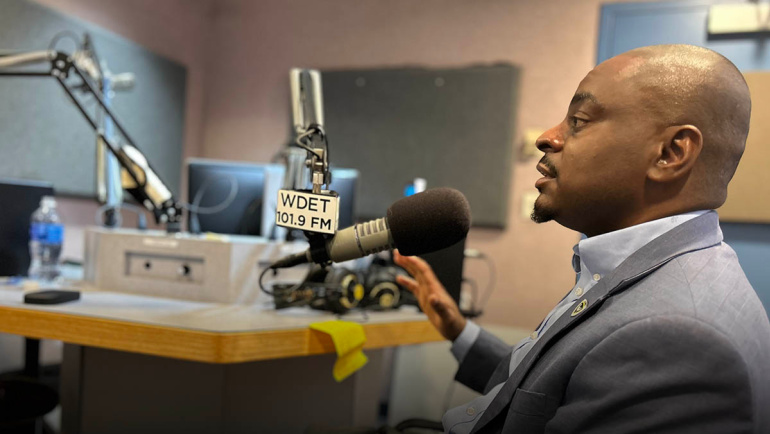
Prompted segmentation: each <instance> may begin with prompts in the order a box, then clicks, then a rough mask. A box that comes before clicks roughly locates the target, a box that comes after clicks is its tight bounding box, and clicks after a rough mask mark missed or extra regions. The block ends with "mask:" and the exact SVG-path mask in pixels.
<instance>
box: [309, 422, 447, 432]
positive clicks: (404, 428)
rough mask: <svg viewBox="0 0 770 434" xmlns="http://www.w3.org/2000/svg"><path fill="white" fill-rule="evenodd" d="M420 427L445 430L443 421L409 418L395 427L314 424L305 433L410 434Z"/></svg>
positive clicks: (423, 429)
mask: <svg viewBox="0 0 770 434" xmlns="http://www.w3.org/2000/svg"><path fill="white" fill-rule="evenodd" d="M417 429H419V430H420V431H419V432H420V433H424V432H425V430H431V431H438V432H444V426H443V425H441V422H436V421H432V420H427V419H407V420H405V421H403V422H401V423H399V424H398V425H396V426H395V427H390V426H382V427H379V428H365V427H356V428H328V427H319V426H312V427H310V428H308V429H307V430H305V434H402V433H403V434H408V433H410V432H413V431H414V430H417Z"/></svg>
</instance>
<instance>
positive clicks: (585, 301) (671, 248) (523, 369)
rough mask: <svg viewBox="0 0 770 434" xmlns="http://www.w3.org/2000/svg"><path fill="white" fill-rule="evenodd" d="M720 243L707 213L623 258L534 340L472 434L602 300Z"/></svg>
mask: <svg viewBox="0 0 770 434" xmlns="http://www.w3.org/2000/svg"><path fill="white" fill-rule="evenodd" d="M721 242H722V232H721V231H720V230H719V218H718V216H717V213H716V212H714V211H710V212H707V213H705V214H703V215H701V216H699V217H696V218H694V219H692V220H689V221H687V222H685V223H682V224H681V225H679V226H677V227H675V228H674V229H672V230H670V231H668V232H666V233H665V234H663V235H661V236H660V237H658V238H656V239H654V240H652V241H651V242H649V243H648V244H646V245H645V246H644V247H642V248H641V249H639V250H637V251H636V252H635V253H634V254H632V255H631V256H629V257H628V258H626V260H625V261H623V262H622V263H621V264H620V265H619V266H618V267H617V268H616V269H615V270H614V271H613V272H612V273H610V274H609V276H606V277H605V278H604V279H602V280H601V281H599V283H597V284H596V286H594V287H593V288H591V290H590V291H588V292H587V294H586V296H585V297H583V298H581V299H579V300H578V301H576V302H575V303H574V304H573V305H572V307H571V308H570V309H569V310H567V311H566V312H565V313H564V314H563V315H562V316H561V317H560V318H559V319H558V320H557V321H556V322H555V323H554V324H553V326H551V328H549V329H548V331H547V332H546V333H545V334H544V335H543V336H542V337H541V338H540V340H539V341H537V343H536V344H535V345H534V346H533V347H532V349H531V350H530V352H529V353H528V354H527V356H526V357H524V359H523V360H522V361H521V363H520V364H519V365H518V366H517V367H516V369H515V370H514V371H513V373H512V374H511V375H510V377H508V380H507V381H506V383H505V385H504V386H503V388H502V389H501V390H500V392H499V393H498V394H497V396H496V397H495V399H494V400H493V401H492V402H491V403H490V405H489V407H488V408H487V410H486V411H485V412H484V414H483V415H482V416H481V418H480V419H479V421H478V422H477V423H476V425H475V426H474V428H473V430H472V431H471V434H474V433H477V432H481V430H482V429H483V428H484V427H485V426H486V425H487V424H488V423H489V422H490V421H492V420H493V419H495V417H497V416H498V415H500V414H501V413H502V412H503V410H505V409H506V408H508V405H509V403H510V402H511V399H512V398H513V394H514V392H515V391H516V389H517V388H518V387H519V385H520V384H521V382H522V380H523V379H524V377H525V376H526V374H527V373H528V372H529V370H530V369H531V368H532V365H533V364H534V363H535V362H536V361H537V360H538V359H539V358H540V356H541V355H542V354H543V352H545V351H546V350H547V349H548V348H549V347H550V346H551V345H552V344H553V343H554V342H555V341H556V340H558V339H559V338H561V337H562V336H563V335H565V334H566V333H567V332H569V330H571V329H572V328H573V327H575V326H576V325H577V324H579V323H580V322H581V321H582V320H583V319H584V318H587V317H589V316H590V315H591V314H592V313H594V312H596V311H597V310H598V308H599V307H600V306H601V304H602V303H603V302H604V300H606V299H607V298H608V297H610V296H612V295H614V294H617V293H618V292H620V291H622V290H623V289H625V288H628V287H629V286H631V285H633V284H635V283H637V282H639V281H640V280H642V279H643V278H645V277H646V276H647V275H649V274H650V273H652V272H653V271H655V270H657V269H658V268H660V267H662V266H663V265H665V264H666V263H668V262H669V261H671V260H672V259H674V258H676V257H678V256H680V255H683V254H685V253H688V252H692V251H695V250H701V249H705V248H708V247H712V246H715V245H717V244H719V243H721ZM498 384H499V383H498Z"/></svg>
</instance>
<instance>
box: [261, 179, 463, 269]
mask: <svg viewBox="0 0 770 434" xmlns="http://www.w3.org/2000/svg"><path fill="white" fill-rule="evenodd" d="M470 225H471V208H470V205H468V200H467V199H465V196H463V194H462V193H460V192H459V191H457V190H455V189H452V188H433V189H430V190H426V191H424V192H422V193H417V194H415V195H412V196H409V197H405V198H403V199H399V200H397V201H396V202H394V203H393V204H392V205H391V206H390V207H389V208H388V212H387V217H382V218H379V219H376V220H370V221H368V222H365V223H358V224H356V225H354V226H351V227H349V228H345V229H342V230H341V231H338V232H337V233H336V234H334V236H333V237H331V238H330V239H328V240H326V242H325V243H324V244H323V245H322V246H320V247H318V248H315V249H314V248H311V249H308V250H306V251H305V252H302V253H297V254H294V255H290V256H287V257H285V258H282V259H280V260H278V261H277V262H275V263H274V264H272V265H271V266H270V267H269V268H271V269H277V268H287V267H293V266H295V265H299V264H306V263H308V262H315V263H319V264H323V263H326V262H329V261H331V262H344V261H349V260H351V259H356V258H361V257H363V256H366V255H370V254H372V253H377V252H381V251H383V250H387V249H393V248H398V249H399V250H400V251H401V253H402V254H404V255H406V256H413V255H421V254H424V253H430V252H434V251H436V250H441V249H444V248H446V247H449V246H451V245H453V244H455V243H457V242H458V241H460V240H462V239H463V238H465V236H466V235H467V234H468V229H469V228H470Z"/></svg>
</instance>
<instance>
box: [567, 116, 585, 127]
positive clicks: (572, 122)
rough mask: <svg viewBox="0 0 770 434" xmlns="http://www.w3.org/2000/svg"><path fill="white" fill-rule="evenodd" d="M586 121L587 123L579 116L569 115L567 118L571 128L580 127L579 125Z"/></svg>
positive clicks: (583, 124) (581, 125)
mask: <svg viewBox="0 0 770 434" xmlns="http://www.w3.org/2000/svg"><path fill="white" fill-rule="evenodd" d="M587 123H588V121H587V120H585V119H580V118H578V117H575V116H570V118H569V125H570V127H572V128H581V127H583V126H585V124H587Z"/></svg>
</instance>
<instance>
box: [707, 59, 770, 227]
mask: <svg viewBox="0 0 770 434" xmlns="http://www.w3.org/2000/svg"><path fill="white" fill-rule="evenodd" d="M743 75H744V77H745V78H746V82H747V83H748V85H749V91H750V92H751V126H750V128H749V137H748V138H747V139H746V150H745V151H744V152H743V157H741V162H740V163H739V164H738V170H736V171H735V176H734V177H733V179H732V181H730V184H729V185H728V186H727V201H726V202H725V204H724V205H722V207H721V208H719V210H718V211H719V219H720V220H721V221H726V222H744V223H770V200H768V199H767V198H768V197H770V171H768V170H767V169H768V162H770V146H768V143H770V124H768V123H766V122H765V119H767V118H768V116H770V99H768V98H767V97H766V95H768V94H770V73H768V72H748V73H744V74H743Z"/></svg>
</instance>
